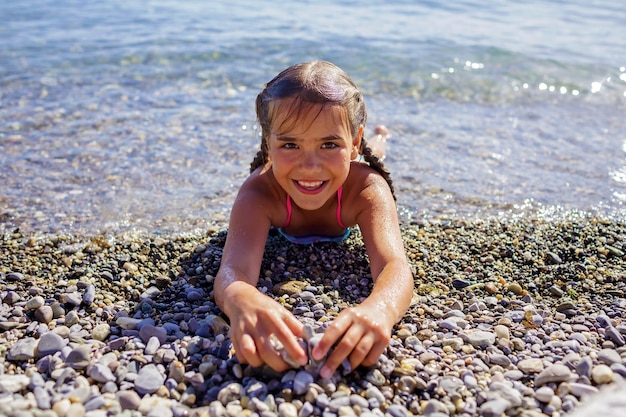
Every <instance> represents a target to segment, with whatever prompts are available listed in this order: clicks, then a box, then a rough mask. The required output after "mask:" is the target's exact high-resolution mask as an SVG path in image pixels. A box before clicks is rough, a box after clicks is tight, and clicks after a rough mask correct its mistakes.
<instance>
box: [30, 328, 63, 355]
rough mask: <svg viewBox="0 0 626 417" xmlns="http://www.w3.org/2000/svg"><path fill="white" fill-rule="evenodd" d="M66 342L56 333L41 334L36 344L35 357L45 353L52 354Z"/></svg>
mask: <svg viewBox="0 0 626 417" xmlns="http://www.w3.org/2000/svg"><path fill="white" fill-rule="evenodd" d="M65 344H66V342H65V339H63V338H62V337H61V336H59V335H58V334H56V333H53V332H48V333H46V334H44V335H42V336H41V338H40V339H39V343H38V344H37V357H39V358H42V357H44V356H47V355H54V354H55V353H57V352H59V351H60V350H61V349H63V347H64V346H65Z"/></svg>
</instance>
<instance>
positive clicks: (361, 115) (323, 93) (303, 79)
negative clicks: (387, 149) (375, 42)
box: [250, 61, 396, 199]
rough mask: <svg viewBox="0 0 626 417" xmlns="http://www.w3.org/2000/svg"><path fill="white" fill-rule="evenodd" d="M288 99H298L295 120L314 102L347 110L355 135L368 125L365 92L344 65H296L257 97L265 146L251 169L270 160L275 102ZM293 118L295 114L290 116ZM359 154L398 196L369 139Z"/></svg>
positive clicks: (280, 75) (362, 144)
mask: <svg viewBox="0 0 626 417" xmlns="http://www.w3.org/2000/svg"><path fill="white" fill-rule="evenodd" d="M285 98H295V100H294V104H293V106H292V107H291V108H290V110H289V111H290V112H293V115H294V116H296V117H294V118H293V119H298V117H297V116H298V114H301V113H302V112H306V111H307V110H308V109H309V106H310V105H314V104H322V105H326V104H329V105H337V106H341V107H342V108H343V109H345V111H346V115H347V117H348V123H349V124H350V130H351V133H352V135H353V136H355V135H356V134H357V132H358V130H359V127H360V126H365V121H366V120H367V112H366V111H365V101H364V100H363V95H362V94H361V92H360V91H359V89H358V88H357V86H356V85H355V84H354V82H353V81H352V80H351V79H350V77H349V76H348V74H346V73H345V72H344V71H343V70H342V69H341V68H339V67H337V66H336V65H334V64H331V63H330V62H326V61H313V62H307V63H302V64H296V65H293V66H291V67H289V68H287V69H285V70H283V71H282V72H281V73H280V74H278V75H277V76H276V77H274V79H272V80H271V81H270V82H269V83H267V84H266V85H265V88H263V90H262V91H261V92H260V93H259V95H258V96H257V98H256V115H257V119H258V122H259V124H260V126H261V149H260V150H259V151H258V152H257V154H256V156H255V157H254V159H253V160H252V163H251V164H250V172H253V171H254V170H255V169H257V168H258V167H260V166H263V165H265V164H266V163H267V161H268V147H267V141H268V138H269V135H270V132H271V127H272V121H273V118H274V117H273V116H274V112H275V109H276V107H277V106H275V105H273V103H275V102H276V101H277V100H280V99H285ZM289 119H292V117H287V118H286V120H289ZM359 153H360V154H361V155H363V158H364V159H365V161H366V162H367V163H368V164H369V165H370V166H371V167H372V168H373V169H375V170H376V171H377V172H378V173H380V175H382V177H383V178H384V179H385V181H387V184H389V188H390V189H391V193H392V194H393V197H394V199H395V198H396V196H395V194H394V188H393V183H392V181H391V174H390V173H389V171H388V170H387V168H385V166H384V164H383V162H382V161H381V160H380V159H379V158H378V157H376V155H374V154H373V153H372V149H371V148H370V147H369V146H367V141H366V140H365V138H362V139H361V147H360V149H359Z"/></svg>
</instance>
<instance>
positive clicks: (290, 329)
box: [274, 312, 309, 366]
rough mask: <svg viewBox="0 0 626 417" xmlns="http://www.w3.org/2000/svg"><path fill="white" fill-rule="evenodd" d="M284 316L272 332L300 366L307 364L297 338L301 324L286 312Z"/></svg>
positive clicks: (305, 355) (304, 352)
mask: <svg viewBox="0 0 626 417" xmlns="http://www.w3.org/2000/svg"><path fill="white" fill-rule="evenodd" d="M284 316H285V317H284V320H282V321H281V322H279V323H278V325H277V327H276V329H275V331H274V334H275V335H276V337H277V338H278V340H280V342H281V343H282V344H283V347H284V348H285V350H286V351H287V354H288V355H289V357H290V358H292V359H293V360H295V361H296V362H297V363H299V364H300V365H301V366H304V365H306V364H307V362H308V360H309V358H308V356H307V353H306V351H305V350H304V349H303V348H302V346H301V345H300V343H299V342H298V339H297V338H298V337H301V336H302V326H303V325H302V323H301V322H300V321H298V320H297V319H296V318H295V317H294V316H293V315H291V314H290V313H288V312H286V314H285V315H284Z"/></svg>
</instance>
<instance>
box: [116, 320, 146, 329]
mask: <svg viewBox="0 0 626 417" xmlns="http://www.w3.org/2000/svg"><path fill="white" fill-rule="evenodd" d="M115 323H116V324H117V325H118V326H120V327H121V328H122V329H124V330H136V329H137V327H138V326H139V323H141V320H140V319H134V318H132V317H118V319H117V320H116V321H115Z"/></svg>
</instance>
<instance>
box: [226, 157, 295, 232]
mask: <svg viewBox="0 0 626 417" xmlns="http://www.w3.org/2000/svg"><path fill="white" fill-rule="evenodd" d="M286 198H287V196H286V194H285V192H284V191H283V190H282V188H281V187H280V185H279V184H278V182H276V179H275V178H274V175H273V174H272V170H271V169H270V170H268V169H263V168H262V167H260V168H257V169H256V170H255V171H254V172H252V173H251V174H250V175H249V176H248V178H246V179H245V181H244V182H243V184H241V187H240V188H239V191H238V193H237V198H236V199H235V203H234V205H233V210H238V209H244V210H245V212H246V213H251V212H253V213H255V215H256V216H262V217H267V218H268V219H270V222H271V223H272V224H275V223H276V218H278V217H280V215H281V214H282V211H283V210H284V201H285V199H286ZM251 208H254V211H251V210H250V209H251ZM278 223H280V222H278Z"/></svg>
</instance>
